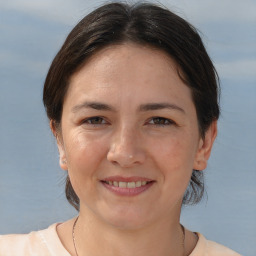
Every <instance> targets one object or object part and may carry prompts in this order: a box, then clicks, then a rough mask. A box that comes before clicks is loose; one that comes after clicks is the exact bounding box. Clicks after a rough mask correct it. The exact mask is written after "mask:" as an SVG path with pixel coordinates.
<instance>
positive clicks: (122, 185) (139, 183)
mask: <svg viewBox="0 0 256 256" xmlns="http://www.w3.org/2000/svg"><path fill="white" fill-rule="evenodd" d="M106 183H107V184H109V185H110V186H114V187H119V188H139V187H141V186H145V185H146V184H147V181H136V182H134V181H132V182H125V181H106Z"/></svg>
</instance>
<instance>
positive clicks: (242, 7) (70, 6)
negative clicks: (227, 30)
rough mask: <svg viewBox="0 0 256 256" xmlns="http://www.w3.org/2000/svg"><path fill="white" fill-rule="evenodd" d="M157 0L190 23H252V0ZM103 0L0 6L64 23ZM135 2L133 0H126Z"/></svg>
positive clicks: (36, 0)
mask: <svg viewBox="0 0 256 256" xmlns="http://www.w3.org/2000/svg"><path fill="white" fill-rule="evenodd" d="M153 1H154V2H156V3H157V2H160V3H162V4H164V5H165V6H167V7H170V8H171V9H173V10H174V11H176V12H178V13H179V14H180V15H181V16H183V17H185V18H188V19H189V20H190V21H191V22H192V23H197V24H198V23H203V22H223V21H230V22H256V14H255V13H256V1H255V0H243V1H239V0H222V1H214V0H209V1H205V0H159V1H157V0H153ZM104 2H106V1H100V0H86V1H84V0H54V1H52V0H44V1H42V0H10V1H0V8H1V9H2V10H3V9H14V10H18V11H22V12H25V13H30V14H32V15H36V16H40V17H42V18H44V19H49V20H52V21H58V22H61V23H64V24H74V23H76V22H77V20H79V19H80V18H82V17H83V16H84V15H85V14H86V13H88V12H89V11H91V10H93V9H94V8H95V7H97V6H99V5H100V4H102V3H104ZM130 2H136V1H134V0H133V1H130Z"/></svg>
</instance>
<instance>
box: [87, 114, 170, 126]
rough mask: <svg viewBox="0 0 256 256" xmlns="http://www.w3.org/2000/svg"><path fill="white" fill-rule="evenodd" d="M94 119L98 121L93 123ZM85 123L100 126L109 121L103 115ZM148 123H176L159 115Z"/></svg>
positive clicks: (158, 124) (165, 124) (166, 124)
mask: <svg viewBox="0 0 256 256" xmlns="http://www.w3.org/2000/svg"><path fill="white" fill-rule="evenodd" d="M94 121H96V123H93V122H94ZM99 122H100V123H99ZM152 122H153V123H152ZM83 123H85V124H88V125H93V126H100V125H106V124H108V122H107V121H106V120H105V119H104V118H103V117H100V116H93V117H90V118H87V119H85V120H84V121H83ZM147 124H149V125H155V126H169V125H173V124H175V122H174V121H172V120H171V119H168V118H164V117H158V116H157V117H152V118H151V119H150V120H149V121H148V122H147Z"/></svg>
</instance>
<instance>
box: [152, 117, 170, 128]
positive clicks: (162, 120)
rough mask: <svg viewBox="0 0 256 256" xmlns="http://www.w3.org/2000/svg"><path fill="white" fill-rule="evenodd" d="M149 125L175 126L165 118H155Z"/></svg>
mask: <svg viewBox="0 0 256 256" xmlns="http://www.w3.org/2000/svg"><path fill="white" fill-rule="evenodd" d="M149 124H153V125H163V126H165V125H171V124H174V122H173V121H172V120H170V119H167V118H164V117H153V118H152V119H151V120H150V121H149Z"/></svg>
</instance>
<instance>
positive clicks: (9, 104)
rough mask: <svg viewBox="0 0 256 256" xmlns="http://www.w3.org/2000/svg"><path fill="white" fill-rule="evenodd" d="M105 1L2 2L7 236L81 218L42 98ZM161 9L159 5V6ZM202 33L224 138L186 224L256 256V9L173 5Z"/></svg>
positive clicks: (198, 0) (0, 93) (1, 215)
mask: <svg viewBox="0 0 256 256" xmlns="http://www.w3.org/2000/svg"><path fill="white" fill-rule="evenodd" d="M102 3H104V2H103V1H98V0H86V1H85V0H55V1H51V0H44V1H41V0H10V1H2V0H0V234H7V233H26V232H30V231H31V230H38V229H42V228H46V227H48V226H49V225H50V224H52V223H54V222H61V221H64V220H66V219H68V218H71V217H73V216H74V215H76V214H77V213H76V211H75V210H74V209H73V208H72V207H71V206H69V204H68V203H67V202H66V199H65V195H64V184H65V172H64V171H62V170H61V169H60V168H59V166H58V151H57V148H56V145H55V141H54V138H53V136H52V135H51V133H50V130H49V127H48V120H47V118H46V115H45V112H44V108H43V104H42V88H43V83H44V79H45V76H46V73H47V70H48V68H49V66H50V63H51V61H52V59H53V57H54V56H55V54H56V53H57V51H58V50H59V48H60V46H61V45H62V43H63V41H64V40H65V38H66V36H67V34H68V33H69V32H70V30H71V29H72V28H73V26H74V25H75V24H76V23H77V22H78V21H79V20H80V19H81V18H83V16H84V15H85V14H87V13H89V12H90V11H92V10H93V9H94V8H95V7H98V6H99V5H101V4H102ZM154 3H157V2H154ZM158 3H160V4H162V5H165V6H166V7H168V8H170V9H171V10H173V11H174V12H176V13H177V14H178V15H180V16H182V17H183V18H185V19H187V20H188V21H189V22H191V23H192V24H193V25H195V26H196V27H197V28H198V29H199V30H200V32H201V33H202V37H203V40H204V43H205V45H206V48H207V49H208V52H209V54H210V56H211V57H212V60H213V62H214V64H215V65H216V68H217V70H218V72H219V75H220V79H221V87H222V94H221V109H222V115H221V117H220V120H219V134H218V138H217V141H216V143H215V147H214V150H213V153H212V157H211V159H210V161H209V166H208V168H207V170H205V182H206V190H207V197H205V199H204V200H203V201H202V202H201V203H200V204H199V205H197V206H188V207H183V210H182V223H183V224H184V225H185V226H186V227H187V228H189V229H191V230H194V231H198V232H201V233H203V234H204V235H205V236H206V237H207V238H208V239H211V240H214V241H216V242H219V243H222V244H224V245H226V246H228V247H230V248H232V249H234V250H236V251H238V252H240V253H241V254H243V255H248V256H253V255H256V29H255V28H256V1H255V0H244V1H234V0H222V1H213V0H212V1H211V0H209V1H203V0H173V1H172V0H168V1H167V0H166V1H159V2H158Z"/></svg>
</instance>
